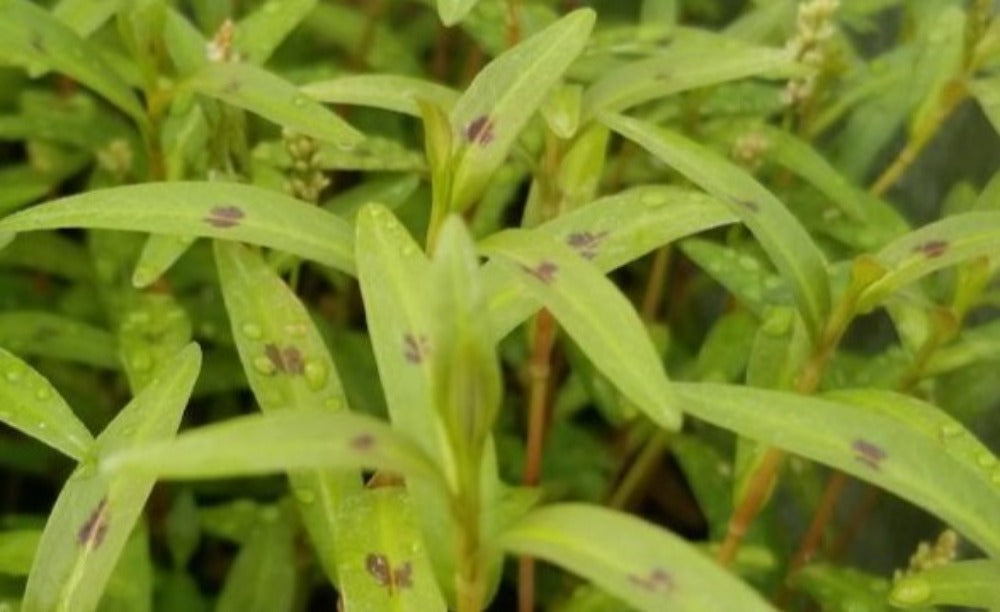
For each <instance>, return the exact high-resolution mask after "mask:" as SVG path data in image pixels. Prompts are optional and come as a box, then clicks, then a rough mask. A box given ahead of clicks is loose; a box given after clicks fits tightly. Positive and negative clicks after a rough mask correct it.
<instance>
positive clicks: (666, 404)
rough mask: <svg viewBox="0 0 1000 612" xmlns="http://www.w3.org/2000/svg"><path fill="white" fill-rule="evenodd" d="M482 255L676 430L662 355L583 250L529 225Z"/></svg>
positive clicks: (495, 240)
mask: <svg viewBox="0 0 1000 612" xmlns="http://www.w3.org/2000/svg"><path fill="white" fill-rule="evenodd" d="M480 248H481V250H482V252H483V253H485V254H487V255H490V256H491V257H492V258H493V259H494V260H498V261H505V262H507V264H506V265H508V266H509V267H510V269H511V270H512V271H514V272H515V274H516V277H517V278H518V279H519V281H520V283H522V284H523V285H524V287H525V288H526V289H527V290H528V291H529V292H530V293H532V294H534V296H535V297H536V299H538V300H539V301H540V302H542V303H543V304H544V305H545V307H546V308H548V309H549V311H551V312H552V314H553V316H555V318H556V319H557V320H558V321H559V324H560V325H561V326H562V327H563V328H564V329H565V330H566V331H567V333H569V335H570V336H572V338H573V340H574V341H575V342H576V343H577V344H578V345H579V346H580V348H581V349H582V350H583V351H584V352H585V353H586V354H587V357H589V358H590V360H591V361H592V362H593V363H594V365H595V366H596V367H597V368H598V369H599V370H601V372H602V373H603V374H604V375H605V376H607V377H608V378H609V379H611V381H612V382H613V383H614V384H615V386H617V387H618V388H619V389H620V390H621V392H622V393H623V394H624V395H625V396H627V397H628V398H629V399H630V400H631V401H633V402H635V403H636V405H637V406H638V407H639V409H641V410H642V411H643V412H645V413H646V415H647V416H649V417H650V418H651V419H653V421H655V422H656V423H658V424H659V425H661V426H663V427H666V428H667V429H677V428H679V427H680V424H681V414H680V412H679V411H678V408H677V404H676V403H675V402H674V401H673V394H672V392H671V390H670V383H669V382H668V381H667V377H666V373H665V372H664V371H663V365H662V364H661V363H660V357H659V355H657V353H656V349H655V348H653V344H652V342H651V341H650V339H649V335H648V334H647V333H646V330H645V328H644V327H643V325H642V321H640V320H639V315H638V314H637V313H636V312H635V309H634V308H633V307H632V305H631V304H630V303H629V301H628V299H627V298H625V296H624V295H622V293H621V292H620V291H619V290H618V289H617V287H615V285H614V284H613V283H612V282H611V281H610V280H608V279H607V278H605V277H604V275H603V274H602V273H601V271H600V270H599V269H598V268H596V267H595V266H593V265H591V264H589V263H588V262H587V261H586V260H585V259H584V258H583V257H582V256H580V255H579V254H578V253H576V252H574V251H572V250H571V249H570V248H569V247H567V246H565V245H562V244H560V243H559V242H556V241H555V240H552V239H548V240H544V239H540V237H539V236H538V235H537V234H536V233H534V232H531V231H527V230H509V231H505V232H501V233H499V234H494V235H493V236H490V237H489V238H487V239H486V240H484V241H483V242H482V243H481V244H480Z"/></svg>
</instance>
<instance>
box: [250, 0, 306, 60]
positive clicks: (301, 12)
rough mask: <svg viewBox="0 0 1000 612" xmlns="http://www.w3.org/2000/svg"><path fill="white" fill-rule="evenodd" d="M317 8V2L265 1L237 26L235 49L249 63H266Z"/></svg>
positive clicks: (295, 0)
mask: <svg viewBox="0 0 1000 612" xmlns="http://www.w3.org/2000/svg"><path fill="white" fill-rule="evenodd" d="M314 8H316V0H283V1H281V2H279V1H277V0H272V1H271V2H265V3H264V4H263V5H261V6H260V7H259V8H258V9H257V10H255V11H253V12H252V13H250V14H249V15H247V16H246V17H244V18H243V19H241V20H240V22H239V23H238V24H236V35H235V37H234V38H233V47H234V48H235V49H236V50H237V51H239V54H240V56H241V57H243V58H244V59H246V60H247V61H248V62H250V63H253V64H263V63H264V62H266V61H267V59H268V58H269V57H271V54H272V53H274V50H275V49H277V48H278V45H280V44H281V42H282V41H283V40H285V38H286V37H287V36H288V35H289V34H290V33H291V32H292V30H294V29H295V27H296V26H297V25H299V23H301V22H302V20H303V19H305V18H306V16H307V15H309V13H310V12H312V10H313V9H314Z"/></svg>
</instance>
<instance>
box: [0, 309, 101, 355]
mask: <svg viewBox="0 0 1000 612" xmlns="http://www.w3.org/2000/svg"><path fill="white" fill-rule="evenodd" d="M0 345H2V346H5V347H7V348H9V349H10V350H12V351H16V352H18V353H20V354H23V355H38V356H42V357H52V358H53V359H65V360H66V361H75V362H78V363H85V364H87V365H92V366H96V367H99V368H111V369H118V368H119V367H120V365H119V363H118V351H117V347H116V346H115V338H114V336H112V335H111V334H110V333H108V332H106V331H105V330H103V329H98V328H96V327H92V326H90V325H87V324H86V323H80V322H79V321H77V320H75V319H70V318H67V317H62V316H59V315H55V314H50V313H47V312H40V311H38V312H36V311H31V312H20V311H13V312H5V313H0Z"/></svg>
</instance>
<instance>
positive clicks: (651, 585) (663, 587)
mask: <svg viewBox="0 0 1000 612" xmlns="http://www.w3.org/2000/svg"><path fill="white" fill-rule="evenodd" d="M628 579H629V582H631V583H632V584H634V585H636V586H637V587H639V588H641V589H643V590H646V591H649V592H651V593H662V594H664V595H669V594H670V593H671V592H673V590H674V579H673V577H672V576H671V575H670V572H668V571H666V570H664V569H661V568H654V569H653V570H652V571H651V572H649V574H647V575H646V576H639V575H636V574H629V576H628Z"/></svg>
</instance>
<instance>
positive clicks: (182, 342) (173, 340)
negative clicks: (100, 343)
mask: <svg viewBox="0 0 1000 612" xmlns="http://www.w3.org/2000/svg"><path fill="white" fill-rule="evenodd" d="M189 342H191V320H190V319H189V318H188V316H187V313H186V312H185V311H184V309H183V308H181V306H180V304H178V303H177V301H176V300H175V299H174V298H173V297H172V296H170V295H168V294H156V293H145V294H140V295H137V296H135V297H134V298H133V300H132V303H131V304H130V307H129V308H128V309H127V310H126V312H125V313H124V317H123V320H122V323H121V326H120V327H119V328H118V346H119V350H120V352H121V356H122V364H124V366H125V375H126V376H128V380H129V386H130V387H131V388H132V392H133V393H138V392H139V391H140V390H141V389H142V388H143V387H145V386H146V385H147V384H149V382H150V381H151V380H152V379H153V378H154V377H156V376H158V375H160V374H162V369H163V367H164V366H165V365H167V364H168V363H170V362H171V360H172V358H173V356H174V355H176V354H177V352H178V351H180V350H181V349H183V348H184V347H185V346H186V345H187V344H188V343H189Z"/></svg>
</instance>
